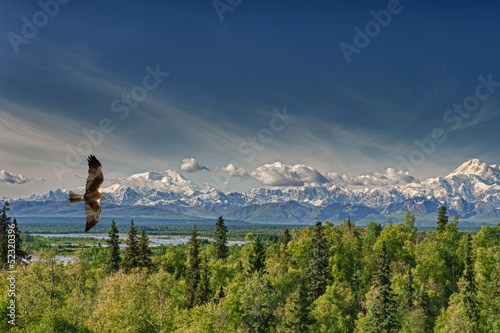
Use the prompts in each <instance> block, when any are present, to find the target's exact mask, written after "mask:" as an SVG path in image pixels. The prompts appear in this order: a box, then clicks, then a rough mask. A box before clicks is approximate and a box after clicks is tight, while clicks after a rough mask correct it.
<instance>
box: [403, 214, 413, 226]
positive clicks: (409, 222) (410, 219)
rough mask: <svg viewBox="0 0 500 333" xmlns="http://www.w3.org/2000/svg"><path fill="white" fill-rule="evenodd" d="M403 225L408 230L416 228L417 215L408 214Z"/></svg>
mask: <svg viewBox="0 0 500 333" xmlns="http://www.w3.org/2000/svg"><path fill="white" fill-rule="evenodd" d="M403 224H404V225H405V226H407V227H408V228H415V215H414V214H412V213H411V212H406V215H405V220H404V223H403Z"/></svg>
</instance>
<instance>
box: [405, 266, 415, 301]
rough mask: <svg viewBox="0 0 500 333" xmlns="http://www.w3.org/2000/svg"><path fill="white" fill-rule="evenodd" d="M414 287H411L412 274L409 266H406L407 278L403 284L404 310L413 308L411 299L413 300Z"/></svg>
mask: <svg viewBox="0 0 500 333" xmlns="http://www.w3.org/2000/svg"><path fill="white" fill-rule="evenodd" d="M414 291H415V290H414V289H413V276H412V273H411V266H408V275H407V279H406V281H405V282H404V285H403V295H402V296H403V304H402V305H403V308H404V309H405V310H406V311H409V310H411V309H413V300H414Z"/></svg>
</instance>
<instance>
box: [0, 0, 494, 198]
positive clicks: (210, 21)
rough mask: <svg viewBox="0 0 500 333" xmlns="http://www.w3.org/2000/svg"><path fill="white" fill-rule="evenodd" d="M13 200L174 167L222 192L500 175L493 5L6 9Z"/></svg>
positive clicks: (4, 180) (0, 27) (2, 56)
mask: <svg viewBox="0 0 500 333" xmlns="http://www.w3.org/2000/svg"><path fill="white" fill-rule="evenodd" d="M0 12H1V13H2V14H0V15H2V17H1V20H0V32H1V33H0V36H2V37H1V44H0V197H3V196H6V197H12V196H25V195H29V194H30V193H44V192H46V191H48V190H50V189H57V188H69V189H71V188H75V187H77V186H82V185H83V182H84V178H85V177H86V172H87V166H86V161H85V160H86V156H88V155H89V154H95V155H96V156H97V157H98V159H99V160H100V161H101V162H102V164H103V166H104V170H105V177H106V183H105V185H106V184H107V185H110V184H111V183H112V182H114V181H117V180H119V179H121V178H123V177H127V176H130V175H131V174H134V173H138V172H144V171H149V170H154V171H163V170H176V171H178V172H180V173H181V174H182V175H183V176H184V177H186V178H187V179H189V180H191V181H193V182H194V183H197V184H205V185H206V186H215V187H218V188H221V189H223V190H225V191H245V190H248V189H250V188H252V187H259V186H264V187H267V186H318V185H331V184H340V185H346V186H360V185H362V186H378V185H395V184H404V183H406V182H410V181H414V180H418V179H420V180H422V179H425V178H427V177H434V176H444V175H446V174H447V173H449V172H451V171H452V170H453V169H455V168H456V167H458V166H459V165H460V164H461V163H462V162H464V161H466V160H468V159H471V158H479V159H480V160H482V161H484V162H486V163H488V164H500V151H499V149H498V142H499V139H500V131H498V126H499V125H500V115H499V111H500V62H499V61H498V59H500V45H499V44H498V42H497V39H498V32H499V30H500V4H499V3H498V2H495V1H482V2H481V3H477V2H473V1H458V0H456V1H424V0H414V1H410V0H404V1H395V0H391V1H350V2H348V1H320V0H318V1H313V2H303V1H300V2H299V1H282V0H276V1H263V0H254V1H247V0H220V1H219V0H216V1H179V0H175V1H174V0H172V1H152V0H151V1H141V2H139V1H126V0H115V1H112V0H101V1H96V0H85V1H83V0H72V1H67V0H59V1H56V0H42V1H40V2H38V1H0Z"/></svg>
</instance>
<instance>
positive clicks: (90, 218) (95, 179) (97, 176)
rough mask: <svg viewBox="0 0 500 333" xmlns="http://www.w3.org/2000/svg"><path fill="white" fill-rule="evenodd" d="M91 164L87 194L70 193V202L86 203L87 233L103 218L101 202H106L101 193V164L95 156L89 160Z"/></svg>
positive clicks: (102, 176) (102, 180) (86, 187)
mask: <svg viewBox="0 0 500 333" xmlns="http://www.w3.org/2000/svg"><path fill="white" fill-rule="evenodd" d="M87 161H88V162H89V175H88V177H87V184H86V185H85V194H74V193H70V195H69V202H71V203H73V202H78V201H85V214H87V224H86V225H85V231H89V230H90V229H92V228H93V227H94V226H95V225H96V224H97V222H99V219H100V218H101V212H102V207H101V205H100V204H99V200H106V197H105V196H104V195H102V194H101V193H99V188H100V187H101V185H102V183H103V182H104V175H103V174H102V165H101V162H99V161H98V160H97V158H96V157H95V156H94V155H90V156H89V158H88V159H87Z"/></svg>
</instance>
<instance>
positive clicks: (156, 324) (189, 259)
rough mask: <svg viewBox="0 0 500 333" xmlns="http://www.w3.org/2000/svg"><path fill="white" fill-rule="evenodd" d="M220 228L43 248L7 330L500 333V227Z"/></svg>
mask: <svg viewBox="0 0 500 333" xmlns="http://www.w3.org/2000/svg"><path fill="white" fill-rule="evenodd" d="M212 232H213V233H212V237H214V238H215V239H216V242H212V243H208V242H201V241H200V240H199V239H198V231H197V226H196V225H194V226H193V229H192V233H191V241H190V242H189V244H187V245H179V246H173V245H170V246H164V247H161V248H155V249H154V251H153V252H151V249H150V248H149V247H148V240H147V235H146V234H145V232H144V231H143V232H142V233H141V236H140V237H138V236H137V230H136V229H135V227H134V225H133V223H131V227H130V230H129V233H128V240H127V247H126V248H125V249H120V247H119V246H118V237H117V235H118V230H117V228H116V225H115V224H114V223H113V224H112V226H111V229H110V231H109V236H110V237H109V240H108V242H107V243H108V244H107V245H108V246H107V247H97V246H96V247H93V248H91V249H89V250H85V251H83V252H81V253H80V255H79V260H78V262H76V263H72V264H67V265H63V264H61V263H57V262H56V261H55V260H54V259H53V253H51V252H50V251H49V252H47V251H42V252H40V253H39V254H40V256H41V257H42V260H39V261H35V262H33V263H31V264H29V265H23V266H18V268H17V270H18V274H17V281H16V283H17V285H16V288H17V293H16V306H17V317H16V324H17V326H15V327H12V326H11V325H9V324H8V323H7V319H6V317H5V315H2V317H1V318H2V319H1V322H0V327H1V328H0V330H2V331H4V330H7V329H10V330H11V331H12V332H16V331H23V332H24V331H30V332H31V331H33V332H500V282H499V281H500V225H499V226H493V227H487V226H483V227H482V228H481V230H480V231H479V232H478V233H477V234H475V235H473V236H472V235H469V234H463V233H460V232H459V229H458V219H456V218H455V219H454V221H453V222H451V223H450V222H449V221H448V217H447V215H446V209H445V208H444V207H443V208H442V209H441V210H440V212H439V214H438V219H437V224H436V230H433V231H428V232H426V233H425V234H424V235H421V234H418V233H417V230H416V229H415V217H414V216H413V215H412V214H407V215H406V218H405V220H404V221H402V222H401V223H396V224H393V223H390V224H389V225H387V226H385V227H384V228H382V226H381V225H380V224H378V223H375V222H372V223H370V224H368V225H367V226H366V227H356V225H355V223H354V222H353V221H351V220H349V219H346V220H345V221H344V223H343V224H342V225H339V226H334V225H333V224H331V223H330V222H325V223H320V222H318V223H316V225H315V226H314V227H310V226H306V227H303V228H302V229H300V230H299V229H293V230H288V229H287V230H285V232H284V233H283V235H282V237H279V239H274V240H263V239H261V237H259V236H255V237H254V235H253V234H251V233H249V234H247V236H246V240H247V243H246V244H245V245H243V246H238V245H234V246H230V247H228V246H227V245H226V243H225V242H226V239H227V233H228V228H227V227H225V225H224V220H223V218H222V217H221V218H219V220H218V221H217V222H216V223H215V221H214V227H213V231H212ZM132 248H133V249H135V250H134V251H131V250H130V249H132ZM5 275H6V271H5V270H4V271H2V276H1V277H0V288H1V291H2V295H6V294H7V289H8V286H7V282H6V276H5ZM7 302H8V297H7V296H5V297H4V298H2V300H1V304H0V309H1V310H0V311H5V309H6V306H7Z"/></svg>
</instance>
